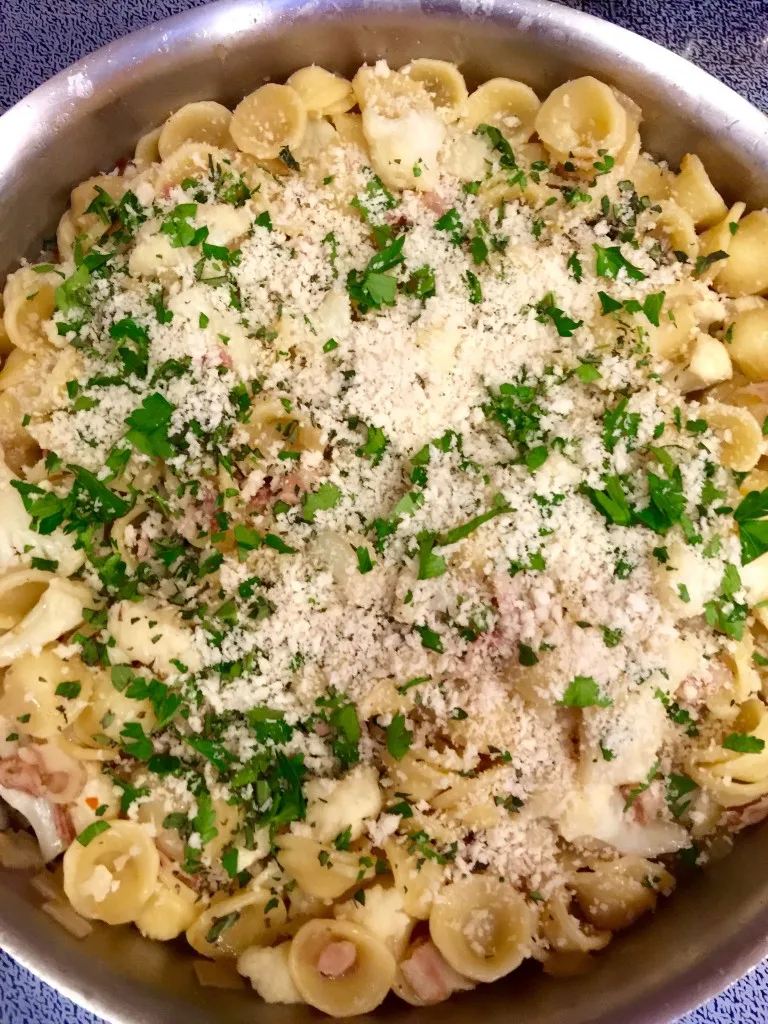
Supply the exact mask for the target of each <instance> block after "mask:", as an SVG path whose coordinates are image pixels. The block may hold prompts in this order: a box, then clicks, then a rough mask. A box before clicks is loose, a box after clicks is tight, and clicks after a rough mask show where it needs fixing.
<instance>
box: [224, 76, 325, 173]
mask: <svg viewBox="0 0 768 1024" xmlns="http://www.w3.org/2000/svg"><path fill="white" fill-rule="evenodd" d="M306 127H307V111H306V108H305V106H304V104H303V103H302V100H301V97H300V96H299V94H298V93H297V92H296V91H295V90H294V89H292V88H291V87H290V86H289V85H275V84H273V83H269V84H267V85H262V87H261V88H260V89H257V90H256V91H255V92H252V93H250V95H248V96H246V97H245V99H244V100H241V101H240V103H239V104H238V105H237V107H236V108H235V112H234V114H233V115H232V122H231V125H230V131H231V133H232V138H233V139H234V140H235V142H236V143H237V145H238V147H239V148H240V149H242V150H243V152H244V153H251V154H252V155H253V156H256V157H258V158H259V159H260V160H269V159H272V158H274V157H278V156H280V151H281V150H282V149H285V148H286V147H287V148H288V149H291V150H293V149H296V148H297V147H298V146H299V145H300V143H301V140H302V139H303V138H304V132H305V130H306Z"/></svg>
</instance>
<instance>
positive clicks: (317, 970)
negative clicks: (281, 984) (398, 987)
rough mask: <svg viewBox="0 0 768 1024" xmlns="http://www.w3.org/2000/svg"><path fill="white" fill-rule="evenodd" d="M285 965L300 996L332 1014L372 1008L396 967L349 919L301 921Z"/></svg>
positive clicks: (348, 1014) (380, 944) (382, 995)
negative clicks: (302, 923) (289, 970)
mask: <svg viewBox="0 0 768 1024" xmlns="http://www.w3.org/2000/svg"><path fill="white" fill-rule="evenodd" d="M289 965H290V969H291V977H292V978H293V982H294V984H295V986H296V988H297V989H298V992H299V994H300V995H301V997H302V999H303V1000H304V1001H305V1002H307V1003H309V1005H310V1006H314V1007H315V1008H316V1009H318V1010H322V1011H323V1012H324V1013H327V1014H330V1015H331V1016H332V1017H353V1016H355V1015H356V1014H362V1013H370V1012H371V1011H372V1010H375V1009H376V1007H377V1006H379V1004H380V1003H382V1002H383V1001H384V999H385V997H386V995H387V993H388V992H389V990H390V987H391V986H392V982H393V981H394V979H395V970H396V965H395V958H394V957H393V956H392V954H391V953H390V951H389V950H388V949H387V947H386V945H385V944H384V943H383V942H382V941H381V940H380V939H377V938H376V937H375V936H373V935H372V934H371V933H370V932H368V931H366V930H365V928H362V927H361V926H360V925H358V924H353V923H352V922H351V921H317V920H315V921H307V923H306V924H305V925H304V926H303V927H302V928H300V929H299V931H298V932H297V933H296V936H295V937H294V939H293V942H292V943H291V949H290V953H289Z"/></svg>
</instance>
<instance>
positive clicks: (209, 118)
mask: <svg viewBox="0 0 768 1024" xmlns="http://www.w3.org/2000/svg"><path fill="white" fill-rule="evenodd" d="M231 120H232V113H231V112H230V111H229V110H227V108H226V107H225V106H223V105H222V104H221V103H215V102H214V101H213V100H202V101H200V102H197V103H186V104H185V105H184V106H183V107H180V108H179V109H178V110H177V111H176V112H175V113H173V114H171V116H170V117H169V118H168V120H167V121H166V122H165V124H164V125H163V127H162V129H161V131H160V135H159V137H158V139H157V152H158V154H159V156H160V159H161V160H167V158H168V157H169V156H170V155H171V153H175V152H176V150H177V149H178V148H179V146H183V145H185V144H186V143H190V142H195V143H200V142H202V143H205V144H206V145H208V146H217V147H219V148H220V147H225V146H226V145H227V144H228V143H231V137H230V134H229V123H230V121H231Z"/></svg>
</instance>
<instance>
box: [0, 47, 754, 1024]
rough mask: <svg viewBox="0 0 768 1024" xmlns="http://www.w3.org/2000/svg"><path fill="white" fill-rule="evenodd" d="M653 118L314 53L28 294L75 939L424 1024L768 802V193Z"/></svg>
mask: <svg viewBox="0 0 768 1024" xmlns="http://www.w3.org/2000/svg"><path fill="white" fill-rule="evenodd" d="M640 123H641V110H640V109H639V108H638V106H637V105H636V104H635V103H634V102H633V100H632V99H631V98H629V97H628V96H625V95H623V94H622V93H620V92H618V91H617V90H616V89H615V88H612V87H611V86H609V85H607V84H605V83H603V82H601V81H598V80H597V79H595V78H592V77H584V78H580V79H577V80H575V81H570V82H567V83H565V84H564V85H562V86H560V87H558V88H556V89H555V90H554V91H553V92H552V93H551V94H550V95H549V96H547V97H546V98H545V99H544V100H543V101H541V100H540V99H539V97H538V96H537V95H536V94H535V93H534V92H533V90H532V89H530V88H529V87H528V86H527V85H525V84H523V83H521V82H518V81H513V80H511V79H506V78H496V79H493V80H491V81H488V82H486V83H484V84H483V85H481V86H480V87H479V88H477V89H475V91H473V92H471V93H469V92H468V90H467V87H466V84H465V82H464V79H463V77H462V75H461V73H460V71H459V70H458V69H457V68H456V67H455V66H454V65H452V64H449V63H446V62H444V61H441V60H428V59H418V60H413V61H412V62H411V63H410V64H408V65H406V66H405V67H403V68H401V69H400V70H399V71H397V70H394V69H391V68H389V67H388V66H387V64H386V63H385V62H383V61H379V62H378V63H376V64H375V65H373V66H368V65H366V66H363V67H362V68H360V69H359V71H358V72H357V74H356V75H355V77H354V79H353V80H352V81H348V80H346V79H344V78H341V77H339V76H338V75H335V74H332V73H330V72H329V71H326V70H324V69H322V68H320V67H317V66H312V67H306V68H302V69H301V70H299V71H297V72H295V74H293V75H291V77H290V78H289V79H288V81H287V82H286V83H285V84H275V83H269V84H266V85H263V86H261V87H260V88H258V89H256V91H255V92H253V93H251V94H250V95H248V96H246V97H245V98H244V99H243V100H242V102H240V104H239V105H238V106H237V107H236V109H235V110H234V112H231V111H230V110H228V109H227V108H226V107H224V106H222V105H221V104H219V103H216V102H212V101H211V102H209V101H204V102H194V103H190V104H187V105H186V106H184V107H182V108H181V109H179V110H178V111H176V112H175V113H174V114H172V115H171V116H170V117H169V118H168V120H167V121H166V122H165V123H164V124H163V125H162V126H161V127H160V128H157V129H156V130H154V131H152V132H150V133H149V134H148V135H145V136H144V137H143V138H142V139H141V140H140V141H139V143H138V145H137V147H136V151H135V155H134V156H133V158H132V159H131V160H130V161H128V162H126V163H124V164H121V165H119V166H118V167H117V168H116V169H114V170H112V171H111V172H109V173H104V174H100V175H97V176H96V177H93V178H91V179H89V180H88V181H86V182H84V183H82V184H80V185H78V186H77V187H76V188H75V189H74V191H73V192H72V195H71V202H70V205H69V208H68V210H67V212H66V213H65V214H64V215H63V217H62V219H61V221H60V223H59V227H58V231H57V235H56V239H55V241H51V242H50V243H49V244H48V245H47V247H46V249H45V251H44V253H43V255H42V257H41V259H40V261H39V262H38V263H36V264H24V265H22V266H21V268H20V269H18V270H17V271H15V272H14V273H12V274H11V275H10V276H9V278H8V281H7V283H6V285H5V291H4V295H3V310H4V312H3V318H2V321H0V350H1V351H2V354H3V364H2V370H0V448H1V449H2V452H1V454H2V459H1V460H0V472H1V473H2V483H1V485H0V512H1V514H0V570H1V572H0V666H1V667H2V670H3V676H2V682H0V830H2V831H0V864H2V865H3V866H5V867H18V868H26V869H29V868H36V869H37V870H38V874H37V875H36V877H35V879H34V884H35V886H36V888H37V889H38V890H39V892H40V893H41V894H42V896H43V898H44V909H45V910H46V911H47V912H48V913H50V914H52V915H53V916H54V917H56V918H57V920H59V921H60V922H61V923H62V924H63V925H64V926H65V927H67V928H68V929H69V930H70V931H72V932H74V933H75V934H77V935H80V936H84V935H86V934H88V933H89V931H90V930H91V928H92V927H93V926H92V924H91V923H90V922H92V921H99V922H105V923H106V924H110V925H133V926H135V927H136V928H138V929H139V931H140V932H141V933H142V934H143V935H145V936H147V937H148V938H150V939H155V940H164V941H168V940H174V939H177V938H179V937H185V938H186V941H187V942H188V944H189V945H190V946H191V947H192V948H193V949H194V951H195V952H196V953H197V954H198V955H199V956H198V959H197V960H196V968H197V970H198V975H199V977H200V980H201V981H202V982H203V983H207V984H222V983H225V982H224V981H223V979H226V978H229V979H230V980H231V981H232V983H233V984H235V983H238V975H239V976H242V977H244V978H246V979H248V980H249V981H250V983H251V984H252V986H253V988H254V989H255V990H256V991H257V993H258V994H259V995H260V996H261V997H262V998H263V999H264V1000H266V1001H267V1002H272V1003H301V1002H303V1003H307V1004H309V1005H311V1006H313V1007H316V1008H317V1009H320V1010H322V1011H324V1012H325V1013H327V1014H330V1015H332V1016H336V1017H343V1016H349V1015H353V1014H361V1013H366V1012H369V1011H371V1010H373V1009H374V1008H375V1007H376V1006H378V1005H379V1004H380V1003H381V1002H382V1001H383V1000H384V999H385V997H386V996H387V995H388V993H389V992H390V991H392V992H394V993H395V995H396V996H398V997H399V998H401V999H403V1000H405V1001H406V1002H408V1003H411V1004H413V1005H416V1006H425V1005H430V1004H434V1003H438V1002H440V1001H442V1000H444V999H447V998H448V997H449V996H451V995H452V994H454V993H457V992H460V991H463V990H468V989H472V988H473V987H475V986H476V985H477V984H479V983H482V982H493V981H495V980H497V979H499V978H501V977H503V976H505V975H507V974H509V973H510V972H512V971H514V970H515V969H516V968H517V967H518V966H519V965H520V964H521V963H523V961H525V960H527V959H530V958H533V959H535V960H538V961H540V962H541V964H542V965H543V968H544V970H545V971H547V972H548V973H550V974H553V975H558V974H568V973H572V972H575V971H579V970H582V969H584V968H585V966H587V965H588V963H589V961H590V960H591V959H592V956H593V954H595V953H596V952H597V951H599V950H601V949H602V948H603V947H605V946H606V945H607V943H608V942H609V941H610V939H611V937H612V935H613V933H614V932H617V931H620V930H622V929H624V928H627V927H629V926H630V925H632V924H633V923H634V922H635V921H636V920H637V919H638V918H639V917H640V916H641V915H643V914H645V913H647V912H649V911H652V910H654V908H655V907H656V905H657V902H658V900H659V897H660V896H667V895H669V894H670V893H671V892H672V890H673V888H674V886H675V880H676V878H678V877H680V876H681V875H684V874H685V873H686V872H690V871H693V870H696V869H698V868H701V867H702V866H704V865H705V864H706V863H707V862H708V861H710V860H712V859H713V858H716V857H719V856H722V854H723V853H724V852H725V851H727V849H728V846H729V845H730V844H731V842H732V836H733V834H734V833H736V832H738V831H739V830H740V829H742V828H744V827H746V826H748V825H750V824H754V823H756V822H758V821H760V820H762V818H763V817H765V816H766V814H768V750H767V749H766V741H768V709H767V707H766V702H767V701H768V672H767V671H766V670H767V669H768V461H766V459H765V456H764V453H765V452H766V450H767V449H766V441H765V436H766V435H768V299H766V298H765V297H763V296H766V295H768V211H765V210H758V211H753V212H749V213H748V212H746V210H745V205H744V203H741V202H736V203H735V204H734V205H732V206H731V207H730V208H728V207H727V206H726V203H725V201H724V199H723V197H722V196H721V195H720V194H719V192H718V191H717V190H716V188H715V187H714V185H713V184H712V182H711V181H710V178H709V176H708V174H707V171H706V169H705V168H704V166H703V164H702V162H701V160H700V159H699V158H698V157H697V156H696V155H695V154H688V155H686V156H685V157H684V158H683V160H682V162H681V165H680V168H679V170H677V171H675V170H673V169H672V168H670V167H669V166H667V164H666V163H664V162H660V161H657V160H656V159H654V158H653V157H651V156H650V155H648V154H647V153H645V152H644V151H643V150H642V148H641V140H640V130H639V129H640ZM236 972H238V973H236ZM239 983H240V984H242V983H243V982H242V981H241V980H240V981H239Z"/></svg>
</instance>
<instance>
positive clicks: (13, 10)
mask: <svg viewBox="0 0 768 1024" xmlns="http://www.w3.org/2000/svg"><path fill="white" fill-rule="evenodd" d="M204 2H205V0H0V111H2V110H5V109H7V108H8V107H10V106H12V105H13V104H14V103H16V102H17V101H18V100H20V99H21V98H22V97H23V96H25V95H26V94H27V93H28V92H30V90H32V89H34V88H35V87H36V86H37V85H40V83H41V82H43V81H45V80H46V79H47V78H50V76H51V75H53V74H55V73H56V72H57V71H61V70H62V69H63V68H65V67H66V66H67V65H68V64H71V63H72V62H73V61H75V60H79V59H80V58H81V57H84V56H86V55H87V54H88V53H90V52H91V51H92V50H95V49H96V48H97V47H99V46H102V45H103V44H105V43H108V42H111V41H112V40H113V39H117V38H118V37H119V36H122V35H125V34H126V33H127V32H132V31H134V30H135V29H138V28H142V27H143V26H144V25H148V24H149V23H150V22H152V21H158V20H159V19H161V18H165V17H167V16H169V15H171V14H178V13H179V12H180V11H185V10H188V9H190V8H192V7H200V6H202V4H203V3H204ZM564 2H565V4H566V6H569V7H574V8H578V9H579V10H583V11H588V12H589V13H590V14H596V15H598V16H599V17H603V18H606V19H608V20H609V21H613V22H615V23H616V24H618V25H622V26H624V27H625V28H629V29H632V30H633V31H635V32H639V33H640V34H641V35H644V36H647V37H648V38H650V39H653V40H655V41H656V42H659V43H661V44H662V45H664V46H666V47H668V48H669V49H671V50H674V51H675V52H676V53H679V54H681V55H682V56H684V57H687V58H688V59H689V60H691V61H693V62H694V63H696V64H699V65H700V66H701V67H704V68H706V70H707V71H710V72H711V73H712V74H714V75H715V76H716V77H718V78H720V79H721V80H722V81H724V82H726V83H727V84H728V85H730V86H731V87H732V88H733V89H736V90H737V91H738V92H740V93H742V95H744V96H746V97H747V98H748V99H749V100H751V101H752V102H753V103H754V104H755V105H756V106H759V107H760V108H761V109H763V110H765V111H768V0H564ZM0 1024H98V1021H97V1018H95V1017H94V1016H93V1015H92V1014H90V1013H87V1012H86V1011H85V1010H82V1009H80V1008H79V1007H77V1006H75V1005H74V1004H73V1003H71V1002H70V1001H69V1000H68V999H64V998H63V997H62V996H60V995H58V993H56V992H55V991H54V990H53V989H52V988H50V987H49V986H48V985H46V984H44V983H43V982H41V981H39V980H38V979H37V978H35V977H33V976H32V975H31V974H29V973H28V972H27V971H25V970H24V969H23V968H22V967H20V966H19V965H18V964H16V963H15V962H14V961H13V960H11V958H10V957H8V956H6V955H5V954H4V953H2V952H0ZM679 1024H768V961H766V962H765V963H764V964H762V965H761V966H760V967H758V968H757V969H756V970H755V971H753V972H752V973H751V974H749V975H748V976H747V977H745V978H742V980H741V981H739V982H737V983H736V984H735V985H733V986H732V987H731V988H729V989H727V990H726V991H725V992H724V993H723V994H722V995H720V996H717V997H716V998H715V999H713V1000H712V1001H711V1002H709V1003H708V1004H707V1005H706V1006H704V1007H702V1008H701V1009H699V1010H695V1011H694V1012H693V1013H690V1014H688V1015H687V1016H686V1017H684V1018H683V1020H682V1021H680V1022H679Z"/></svg>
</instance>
